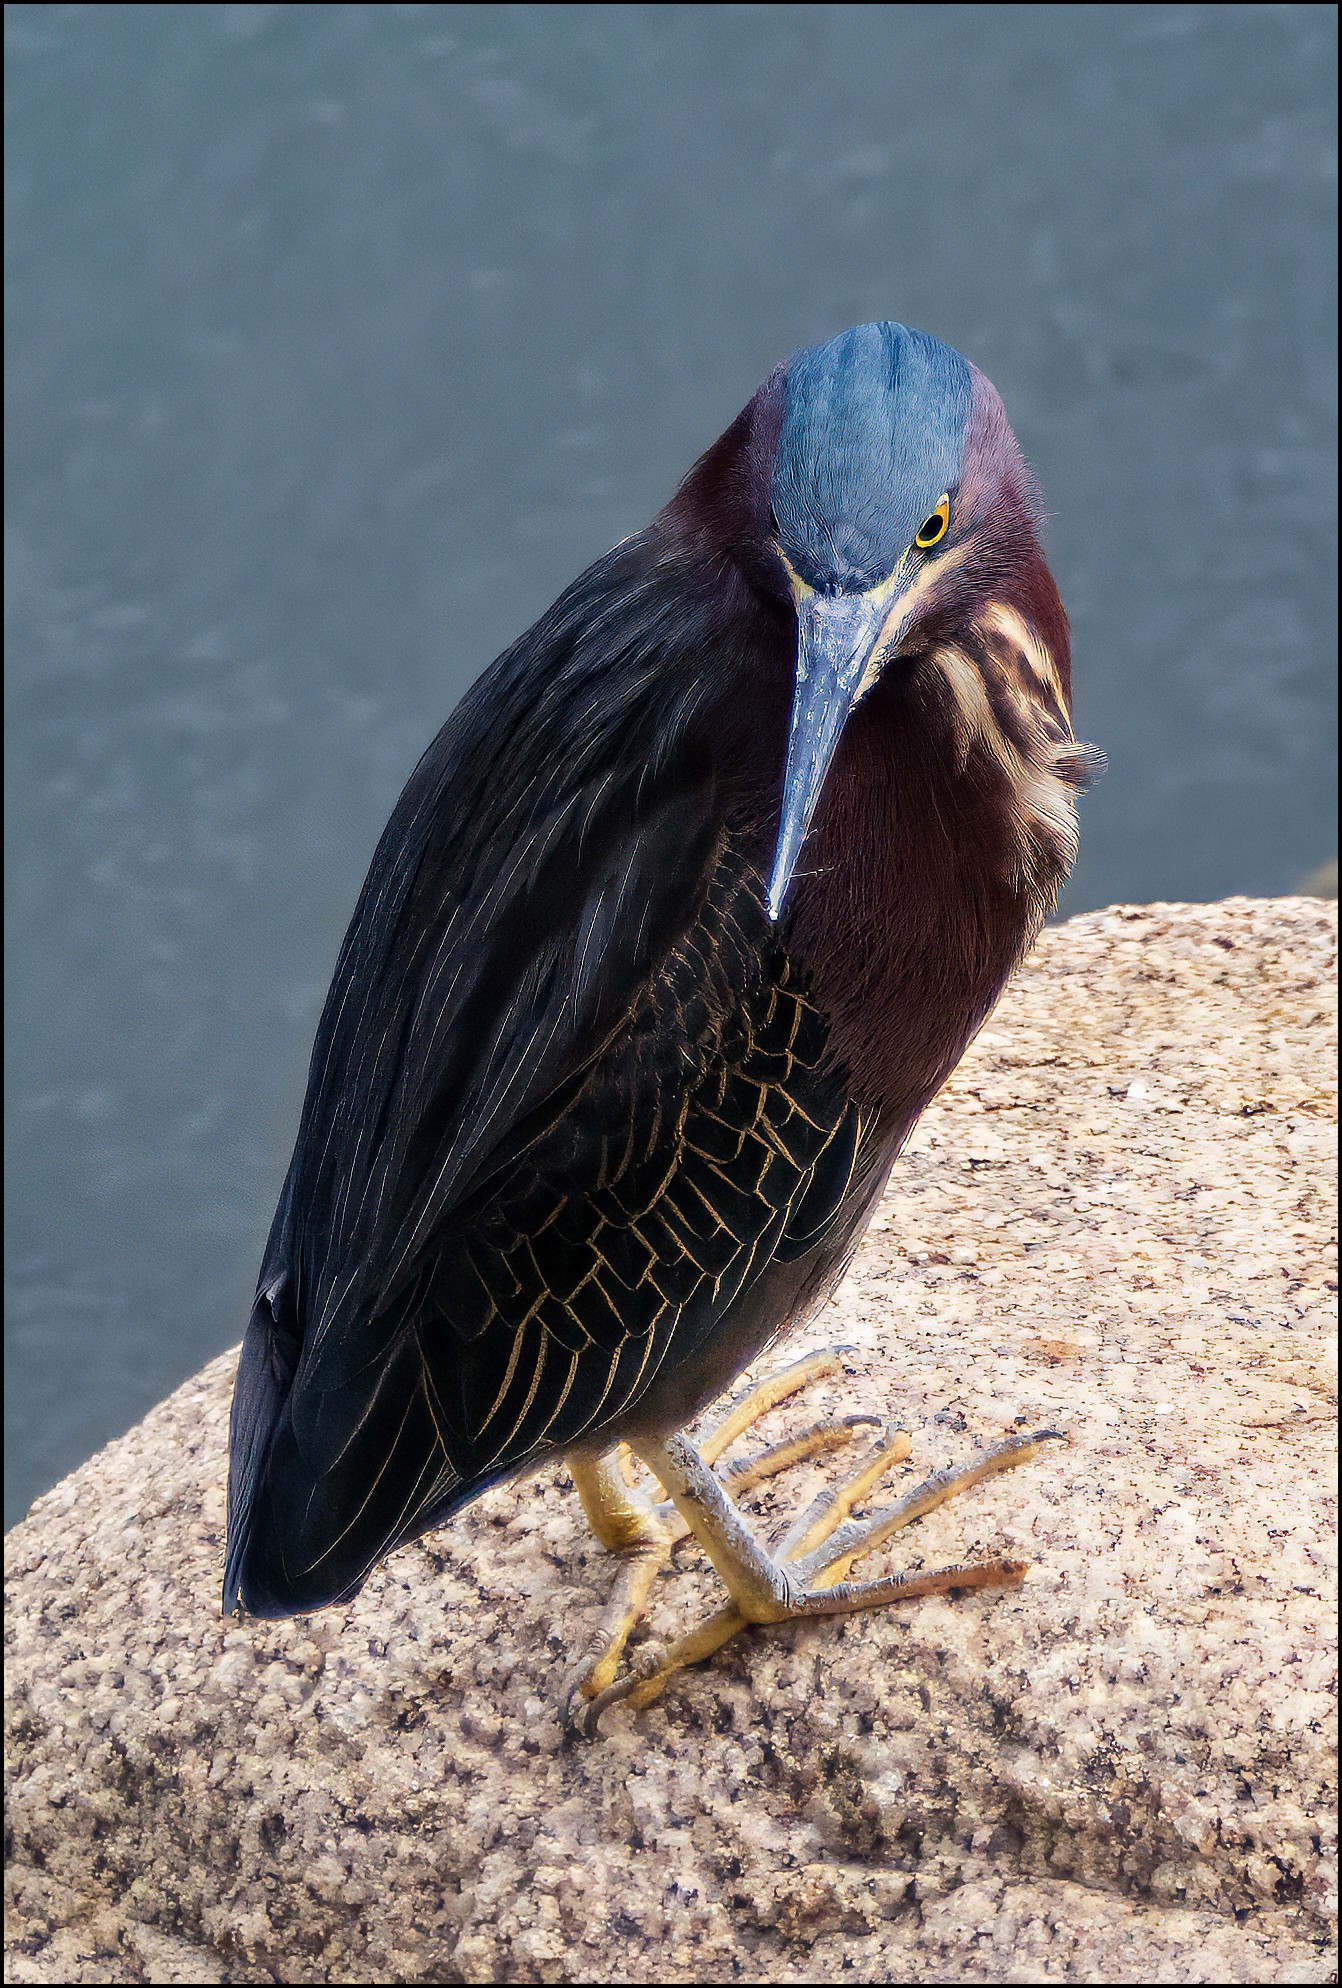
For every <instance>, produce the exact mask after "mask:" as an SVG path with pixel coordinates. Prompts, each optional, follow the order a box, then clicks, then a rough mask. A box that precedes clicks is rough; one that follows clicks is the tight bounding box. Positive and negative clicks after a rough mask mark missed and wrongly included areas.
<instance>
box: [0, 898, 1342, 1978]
mask: <svg viewBox="0 0 1342 1988" xmlns="http://www.w3.org/2000/svg"><path fill="white" fill-rule="evenodd" d="M1335 934H1336V907H1335V906H1334V905H1326V904H1323V903H1320V902H1317V901H1312V900H1305V899H1286V900H1277V901H1274V902H1270V903H1260V902H1247V901H1244V900H1232V901H1230V902H1227V903H1224V904H1219V905H1210V906H1170V905H1163V906H1162V905H1157V906H1147V907H1142V908H1139V909H1118V910H1115V911H1111V912H1107V913H1100V914H1095V915H1092V916H1087V917H1083V918H1078V919H1074V920H1072V921H1071V922H1070V923H1068V924H1065V925H1062V926H1060V927H1057V928H1055V929H1053V930H1051V931H1050V932H1049V933H1047V934H1046V936H1045V938H1044V940H1043V942H1042V944H1041V946H1040V948H1039V950H1038V952H1037V954H1036V955H1035V957H1034V959H1033V960H1032V961H1031V963H1030V964H1029V965H1028V966H1027V968H1026V969H1025V971H1024V972H1023V973H1022V975H1021V977H1020V979H1019V981H1018V983H1017V985H1016V986H1015V988H1014V989H1013V990H1012V991H1011V993H1010V994H1009V995H1008V997H1007V999H1006V1001H1005V1002H1004V1003H1003V1006H1002V1008H1001V1009H1000V1010H999V1012H998V1014H997V1015H996V1016H995V1017H994V1019H993V1021H992V1023H991V1024H990V1026H989V1028H988V1030H987V1031H985V1033H984V1035H983V1036H982V1037H981V1038H980V1040H979V1042H978V1043H977V1044H976V1046H975V1047H974V1049H973V1050H972V1052H971V1053H970V1055H969V1057H968V1058H967V1059H966V1061H965V1063H964V1064H963V1065H962V1067H961V1069H960V1070H959V1071H958V1072H957V1074H956V1076H955V1078H954V1079H953V1081H952V1084H951V1085H950V1087H949V1088H948V1090H947V1091H946V1093H945V1094H944V1096H943V1097H942V1098H941V1099H940V1100H938V1102H937V1104H936V1105H935V1106H934V1107H933V1109H932V1110H931V1111H929V1112H928V1114H927V1116H926V1118H925V1119H924V1121H923V1123H922V1125H921V1126H920V1128H919V1129H918V1132H917V1134H916V1136H915V1139H914V1141H913V1142H912V1145H911V1147H910V1150H909V1152H908V1154H907V1155H906V1157H905V1159H904V1160H903V1162H902V1163H901V1164H900V1166H899V1167H898V1168H897V1170H896V1175H895V1179H894V1182H893V1184H892V1186H891V1189H890V1192H889V1195H888V1197H887V1199H886V1201H885V1203H884V1205H883V1207H882V1210H881V1212H880V1214H879V1216H878V1218H877V1222H876V1224H875V1225H874V1227H873V1230H872V1233H871V1234H870V1236H869V1238H868V1240H867V1242H866V1244H865V1245H864V1247H863V1250H862V1252H861V1254H860V1256H859V1258H858V1260H857V1262H856V1264H855V1266H854V1269H853V1271H852V1273H851V1274H850V1276H849V1278H848V1281H847V1283H846V1284H845V1286H844V1287H843V1290H842V1291H841V1292H840V1294H839V1296H838V1298H837V1299H836V1300H835V1301H834V1303H833V1304H832V1305H831V1307H830V1308H829V1310H828V1311H827V1312H826V1313H825V1315H824V1316H823V1317H822V1318H820V1319H818V1320H817V1321H816V1322H815V1323H814V1324H813V1326H812V1327H811V1328H810V1330H809V1331H808V1332H807V1334H806V1335H805V1338H804V1340H801V1341H798V1342H795V1343H794V1348H792V1349H789V1350H790V1351H792V1350H801V1348H802V1347H803V1346H804V1345H805V1344H814V1345H821V1344H824V1343H826V1342H827V1341H829V1340H833V1339H839V1338H841V1339H845V1340H848V1341H851V1342H854V1343H855V1344H856V1345H857V1346H858V1348H859V1349H861V1360H860V1363H859V1364H860V1368H861V1371H860V1372H859V1373H858V1375H857V1377H856V1379H855V1380H854V1381H851V1382H849V1383H847V1384H846V1387H847V1392H848V1397H849V1402H850V1404H851V1405H854V1406H862V1405H869V1404H875V1405H878V1406H879V1405H882V1404H889V1405H891V1406H895V1407H897V1408H898V1411H899V1413H900V1417H901V1419H902V1420H903V1421H904V1422H905V1424H906V1425H907V1427H908V1428H909V1429H910V1431H911V1432H912V1433H913V1436H914V1440H915V1451H914V1459H913V1462H912V1463H910V1464H909V1465H907V1466H905V1469H906V1470H907V1471H908V1472H913V1471H915V1470H917V1469H918V1468H919V1466H920V1465H921V1466H922V1467H924V1468H925V1467H927V1466H928V1465H931V1464H940V1463H944V1462H947V1461H950V1460H951V1459H953V1458H957V1457H961V1456H964V1455H966V1454H968V1453H969V1452H971V1451H972V1449H973V1447H974V1445H975V1444H976V1443H980V1442H990V1441H993V1440H996V1439H998V1438H999V1437H1000V1436H1001V1435H1002V1433H1003V1432H1004V1431H1005V1430H1009V1429H1012V1428H1014V1427H1015V1426H1016V1424H1017V1421H1018V1418H1019V1419H1021V1420H1023V1421H1025V1422H1028V1423H1030V1424H1034V1425H1038V1424H1040V1423H1048V1424H1053V1425H1055V1426H1058V1427H1061V1428H1063V1429H1065V1430H1066V1431H1067V1432H1068V1433H1069V1435H1070V1437H1071V1446H1070V1448H1069V1449H1067V1450H1065V1451H1059V1452H1058V1453H1057V1455H1056V1457H1055V1458H1054V1459H1053V1460H1052V1461H1051V1462H1040V1463H1036V1464H1034V1465H1032V1466H1031V1467H1030V1468H1028V1469H1026V1470H1021V1471H1018V1472H1015V1473H1009V1474H1008V1475H1006V1476H1003V1477H998V1478H996V1479H994V1480H993V1481H992V1482H991V1483H990V1484H988V1485H985V1486H982V1487H980V1488H979V1489H978V1490H977V1491H976V1492H974V1493H972V1494H970V1495H969V1496H967V1497H966V1498H963V1499H961V1500H958V1501H954V1502H952V1503H951V1504H949V1505H948V1506H946V1507H944V1508H943V1509H942V1510H941V1511H939V1512H937V1513H936V1514H934V1515H933V1516H932V1517H931V1518H929V1519H928V1520H926V1521H925V1522H924V1523H923V1524H922V1525H921V1526H919V1527H918V1528H916V1529H915V1530H914V1532H912V1533H910V1534H906V1535H905V1536H904V1543H903V1545H902V1547H901V1548H900V1561H901V1562H902V1564H915V1563H916V1562H917V1561H919V1560H923V1561H926V1562H927V1563H928V1564H935V1563H937V1562H939V1561H942V1560H946V1559H951V1558H959V1557H962V1556H963V1555H964V1554H965V1553H967V1552H968V1553H972V1552H975V1551H978V1552H993V1551H1008V1552H1011V1553H1016V1554H1021V1555H1023V1556H1025V1557H1028V1558H1029V1559H1030V1560H1031V1561H1032V1562H1033V1563H1034V1573H1033V1575H1032V1577H1031V1578H1030V1579H1029V1580H1028V1581H1027V1582H1026V1584H1025V1585H1024V1586H1023V1587H1022V1588H1020V1589H1018V1590H1016V1591H1014V1592H1012V1593H1010V1594H994V1593H987V1592H984V1593H977V1594H970V1595H965V1596H962V1597H960V1598H957V1599H954V1600H935V1601H924V1602H920V1603H916V1604H913V1605H911V1606H909V1607H907V1608H905V1609H903V1610H890V1611H887V1612H883V1613H876V1614H870V1615H862V1616H857V1617H852V1618H849V1619H848V1620H846V1621H840V1622H820V1623H811V1624H805V1625H795V1624H794V1625H790V1626H787V1627H785V1628H782V1629H779V1630H775V1631H771V1632H769V1633H767V1634H756V1635H754V1636H752V1637H750V1638H748V1639H741V1640H739V1641H738V1642H737V1643H736V1644H734V1645H733V1646H732V1647H731V1648H730V1649H728V1650H727V1651H725V1652H724V1653H723V1654H722V1655H721V1656H720V1657H718V1658H717V1659H716V1660H715V1661H714V1662H713V1663H711V1664H710V1665H708V1666H706V1667H704V1668H702V1669H699V1670H696V1671H694V1672H690V1673H687V1674H685V1675H684V1676H683V1677H681V1678H680V1679H678V1680H676V1681H675V1682H674V1683H673V1685H672V1686H671V1688H670V1689H669V1690H668V1692H667V1693H666V1695H665V1697H664V1698H663V1699H662V1700H661V1701H660V1702H659V1703H658V1704H657V1705H656V1706H655V1707H653V1708H652V1709H651V1710H649V1711H647V1712H645V1713H642V1714H639V1715H635V1714H632V1713H630V1712H629V1711H628V1710H627V1708H625V1707H617V1708H615V1709H613V1710H612V1711H611V1712H610V1713H609V1714H608V1715H607V1719H606V1724H605V1727H604V1729H603V1734H602V1736H601V1738H599V1739H598V1740H596V1741H594V1742H587V1743H583V1742H576V1743H574V1742H570V1743H567V1744H566V1743H565V1742H564V1741H563V1739H562V1738H561V1734H560V1729H559V1726H558V1724H557V1721H556V1718H555V1714H554V1698H555V1693H556V1688H557V1685H558V1682H559V1680H560V1678H561V1677H562V1675H563V1672H564V1652H565V1651H566V1650H567V1649H569V1648H571V1647H573V1646H575V1645H576V1644H577V1643H578V1642H579V1640H580V1639H581V1637H582V1634H583V1631H584V1628H585V1627H586V1626H587V1625H589V1624H590V1623H591V1621H592V1618H593V1615H594V1612H595V1611H596V1610H597V1609H598V1608H599V1606H600V1604H601V1602H602V1599H603V1598H604V1595H605V1593H606V1591H607V1589H608V1586H609V1583H610V1580H611V1563H610V1562H609V1561H608V1560H607V1559H606V1558H605V1556H603V1555H602V1554H601V1552H600V1551H599V1549H597V1548H596V1547H595V1546H594V1545H593V1543H592V1542H591V1541H590V1540H589V1539H588V1538H587V1537H586V1536H585V1534H584V1532H583V1529H582V1525H581V1522H580V1518H579V1514H578V1510H577V1505H576V1500H575V1499H574V1497H573V1496H572V1494H571V1492H569V1491H568V1490H567V1488H566V1480H565V1478H564V1474H563V1472H562V1470H559V1469H554V1470H551V1471H549V1472H547V1473H545V1474H544V1475H542V1476H541V1477H539V1478H537V1479H534V1480H532V1481H530V1482H529V1483H526V1484H524V1485H522V1486H521V1487H515V1488H512V1489H508V1490H503V1491H500V1492H496V1493H491V1494H490V1495H488V1496H487V1497H485V1498H483V1499H481V1500H480V1501H479V1502H478V1503H477V1504H476V1505H475V1506H474V1507H473V1508H472V1509H471V1510H470V1512H468V1513H467V1514H465V1515H463V1516H462V1517H461V1518H460V1519H459V1520H458V1521H456V1522H455V1523H454V1524H453V1525H452V1526H451V1527H449V1528H447V1529H445V1530H444V1531H443V1532H441V1533H439V1534H437V1535H435V1536H434V1537H433V1538H432V1539H431V1540H429V1541H427V1542H424V1543H423V1544H421V1545H419V1546H416V1547H413V1548H410V1549H408V1550H406V1551H405V1552H403V1553H401V1554H399V1555H398V1556H397V1557H396V1558H395V1559H394V1561H393V1562H392V1563H390V1564H389V1565H388V1566H387V1567H385V1568H384V1569H382V1570H381V1571H380V1572H379V1573H378V1574H377V1575H376V1576H375V1577H374V1578H373V1579H372V1580H371V1581H370V1582H369V1584H368V1587H367V1588H366V1589H365V1591H364V1593H363V1595H362V1596H361V1597H360V1598H359V1600H358V1602H357V1603H356V1604H355V1605H354V1606H353V1607H352V1608H350V1609H349V1610H348V1611H343V1612H342V1611H330V1612H328V1613H326V1614H323V1615H320V1616H317V1617H313V1618H310V1619H309V1620H306V1621H295V1622H289V1623H278V1624H247V1625H242V1626H239V1625H237V1624H233V1623H224V1622H221V1620H220V1619H219V1616H218V1613H217V1606H216V1596H217V1592H218V1576H219V1563H220V1553H221V1543H222V1542H221V1534H222V1523H223V1485H224V1445H225V1428H226V1419H227V1404H228V1395H229V1387H230V1382H231V1378H232V1366H233V1362H232V1358H231V1357H228V1358H224V1359H221V1360H218V1361H216V1362H214V1363H213V1364H212V1365H211V1366H209V1367H207V1368H206V1369H205V1371H204V1372H203V1373H202V1374H200V1375H199V1376H198V1377H197V1379H196V1380H195V1381H193V1382H191V1383H190V1384H189V1385H188V1386H186V1387H184V1388H182V1389H181V1390H179V1392H178V1393H177V1394H175V1395H174V1396H173V1397H172V1398H171V1399H170V1400H169V1401H166V1402H165V1403H163V1405H162V1406H161V1407H160V1408H158V1409H156V1410H155V1411H154V1413H153V1414H152V1415H150V1416H149V1417H148V1418H147V1419H146V1420H145V1421H144V1422H143V1423H141V1424H140V1426H139V1427H138V1428H136V1429H134V1430H132V1431H131V1433H130V1434H129V1435H128V1436H126V1437H125V1438H124V1439H123V1440H122V1441H121V1442H118V1443H115V1444H113V1445H112V1446H111V1447H110V1448H108V1449H106V1450H104V1451H103V1452H102V1453H101V1454H100V1455H98V1456H96V1457H94V1458H93V1459H92V1460H91V1461H90V1462H89V1463H88V1464H86V1465H85V1466H84V1467H83V1468H82V1469H80V1470H79V1471H77V1472H76V1473H75V1474H74V1476H72V1477H70V1478H69V1479H67V1480H66V1481H65V1483H63V1484H61V1485H59V1486H58V1487H57V1488H56V1490H54V1491H53V1492H52V1493H50V1495H49V1496H47V1497H45V1498H43V1499H41V1500H40V1501H39V1503H38V1504H37V1505H36V1506H35V1507H34V1508H33V1511H32V1513H31V1515H30V1516H29V1518H28V1519H27V1520H25V1522H24V1523H23V1524H22V1525H20V1526H19V1527H17V1528H16V1529H15V1531H14V1532H13V1533H11V1534H10V1536H9V1540H8V1542H7V1545H8V1565H9V1574H8V1609H7V1617H6V1625H7V1626H6V1634H7V1641H8V1650H9V1665H8V1752H7V1760H8V1767H7V1773H8V1833H7V1850H8V1863H9V1894H10V1895H9V1916H8V1935H9V1961H8V1967H9V1977H10V1978H11V1979H14V1980H18V1981H58V1980H59V1981H164V1982H171V1981H227V1982H233V1981H237V1982H244V1981H285V1982H290V1981H292V1982H301V1981H302V1982H305V1981H312V1982H319V1981H350V1982H354V1981H369V1980H374V1981H376V1980H390V1981H411V1980H416V1981H469V1982H484V1981H495V1980H499V1981H556V1982H558V1981H567V1980H598V1981H625V1980H627V1981H636V1982H638V1981H649V1982H651V1981H666V1980H687V1981H688V1980H725V1979H731V1978H741V1979H746V1980H766V1981H807V1980H814V1979H826V1980H828V1979H831V1978H833V1979H838V1978H839V1977H841V1976H846V1977H847V1978H849V1979H851V1980H856V1981H881V1980H889V1979H891V1978H893V1979H896V1980H899V1979H915V1980H936V1981H967V1982H968V1981H1034V1980H1063V1979H1068V1980H1085V1981H1115V1982H1118V1981H1131V1980H1151V1981H1206V1982H1212V1981H1228V1982H1241V1981H1243V1982H1248V1981H1274V1982H1296V1981H1298V1982H1307V1981H1325V1980H1327V1979H1329V1978H1330V1977H1331V1975H1332V1972H1333V1953H1332V1947H1331V1939H1332V1927H1333V1916H1332V1915H1333V1910H1334V1901H1333V1899H1332V1897H1331V1896H1330V1892H1331V1885H1332V1872H1333V1831H1334V1781H1333V1776H1334V1767H1333V1744H1334V1728H1333V1710H1334V1696H1333V1691H1334V1679H1335V1671H1334V1650H1333V1645H1332V1626H1331V1625H1332V1607H1331V1593H1332V1588H1331V1579H1332V1577H1331V1573H1330V1565H1329V1561H1330V1550H1331V1541H1332V1537H1333V1531H1332V1525H1333V1488H1334V1483H1335V1476H1334V1444H1333V1419H1332V1414H1333V1411H1332V1401H1333V1392H1332V1391H1333V1385H1334V1379H1335V1368H1334V1366H1333V1365H1331V1364H1330V1362H1331V1360H1332V1357H1333V1355H1332V1345H1333V1341H1332V1322H1333V1306H1334V1302H1335V1295H1336V1249H1335V1246H1334V1243H1335V1239H1334V1236H1333V1233H1332V1229H1331V1222H1332V1210H1333V1199H1332V1188H1331V1178H1332V1168H1333V1153H1334V1088H1333V1073H1334V1062H1333V1050H1332V1046H1331V1039H1332V1031H1333V1001H1334V996H1333V986H1334V982H1333V963H1334V956H1335ZM843 1388H844V1384H840V1383H827V1384H826V1386H825V1388H824V1389H822V1390H821V1391H820V1394H819V1396H818V1398H817V1403H816V1405H819V1404H820V1403H828V1404H829V1405H833V1406H835V1407H838V1406H842V1405H843ZM783 1412H786V1411H782V1412H780V1414H781V1413H783ZM782 1426H783V1424H782V1421H781V1419H777V1418H776V1419H775V1420H774V1421H773V1423H772V1424H770V1425H766V1432H767V1433H776V1432H778V1431H781V1428H782ZM834 1467H835V1462H834V1460H831V1462H830V1464H829V1465H828V1466H827V1468H829V1469H833V1468H834ZM818 1481H819V1479H818V1476H817V1475H816V1474H815V1473H814V1472H812V1471H803V1472H798V1473H796V1474H795V1475H794V1476H793V1477H791V1478H787V1479H783V1480H780V1481H779V1483H778V1484H777V1485H775V1486H774V1487H773V1488H772V1490H771V1491H770V1493H769V1494H768V1496H767V1497H764V1496H761V1497H760V1498H758V1499H757V1500H756V1501H755V1502H756V1504H757V1506H758V1507H759V1508H760V1509H763V1510H767V1511H769V1512H771V1513H778V1514H781V1513H782V1512H783V1511H784V1510H785V1509H790V1508H792V1507H795V1505H796V1504H797V1502H798V1501H799V1500H800V1499H802V1498H805V1497H809V1496H810V1495H811V1493H812V1491H813V1490H814V1488H815V1486H816V1483H817V1482H818ZM870 1564H871V1566H873V1567H875V1566H876V1565H878V1564H879V1563H878V1562H872V1563H870ZM710 1593H711V1588H710V1584H709V1582H708V1581H707V1579H706V1578H705V1576H704V1572H703V1567H702V1563H701V1562H700V1561H699V1560H698V1559H697V1557H696V1555H695V1553H694V1551H693V1550H692V1549H691V1548H689V1547H685V1548H682V1551H681V1567H680V1571H679V1572H678V1573H676V1574H675V1575H673V1576H671V1577H669V1578H668V1579H667V1580H666V1581H665V1582H664V1583H663V1586H662V1588H661V1590H660V1591H659V1596H658V1603H657V1614H656V1619H655V1627H656V1628H657V1630H658V1632H659V1633H662V1634H665V1633H667V1632H668V1631H671V1630H673V1629H674V1628H675V1627H677V1626H683V1625H684V1624H685V1622H686V1621H687V1619H688V1615H689V1611H690V1610H691V1609H693V1608H696V1607H697V1606H698V1605H700V1604H701V1603H702V1602H703V1601H704V1600H705V1599H706V1598H707V1597H709V1595H710Z"/></svg>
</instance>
